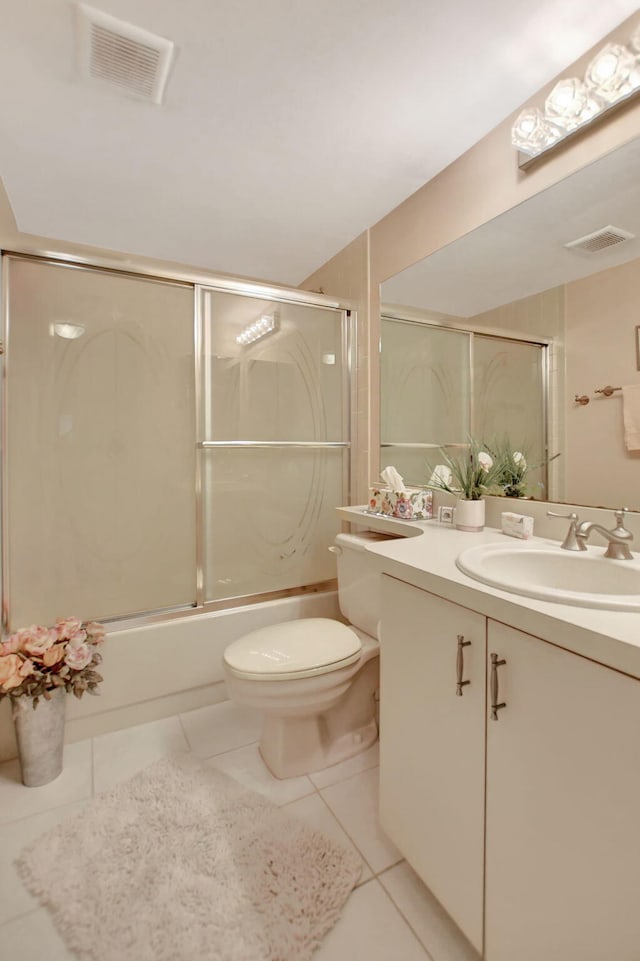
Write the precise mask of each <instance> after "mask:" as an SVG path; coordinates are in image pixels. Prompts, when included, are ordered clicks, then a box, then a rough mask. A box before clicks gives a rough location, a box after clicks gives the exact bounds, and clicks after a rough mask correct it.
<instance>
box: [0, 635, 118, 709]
mask: <svg viewBox="0 0 640 961" xmlns="http://www.w3.org/2000/svg"><path fill="white" fill-rule="evenodd" d="M104 637H105V629H104V627H103V625H102V624H98V623H97V622H96V621H89V622H88V623H83V622H82V621H80V620H79V619H78V618H77V617H65V618H61V619H59V620H57V621H56V623H55V625H54V626H53V627H41V626H40V625H37V624H33V625H32V626H31V627H25V628H22V629H21V630H19V631H16V633H15V634H12V635H11V636H10V637H8V638H7V639H6V641H3V642H2V643H0V698H3V697H7V696H11V697H31V698H33V707H34V708H36V707H37V705H38V700H39V699H40V697H44V698H45V699H46V700H50V699H51V696H52V692H53V691H54V690H55V689H56V688H64V689H65V690H66V691H70V692H71V693H73V694H75V696H76V697H82V695H83V694H84V692H85V691H88V692H89V693H90V694H97V686H98V684H99V682H100V681H101V680H102V676H101V675H100V674H98V672H97V671H96V667H97V666H98V664H100V662H101V661H102V656H101V655H100V654H99V652H98V647H99V646H100V644H102V642H103V641H104Z"/></svg>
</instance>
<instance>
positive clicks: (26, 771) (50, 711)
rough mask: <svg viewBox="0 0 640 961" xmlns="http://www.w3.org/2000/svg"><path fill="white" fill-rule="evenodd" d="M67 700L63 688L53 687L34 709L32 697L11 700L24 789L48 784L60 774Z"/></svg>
mask: <svg viewBox="0 0 640 961" xmlns="http://www.w3.org/2000/svg"><path fill="white" fill-rule="evenodd" d="M66 699H67V694H66V691H65V689H64V688H63V687H57V688H55V689H54V690H53V691H52V692H51V698H50V700H47V699H46V698H44V697H41V698H40V699H39V701H38V706H37V707H36V708H35V710H34V707H33V698H31V697H13V698H11V708H12V714H13V723H14V724H15V728H16V739H17V741H18V756H19V758H20V766H21V768H22V783H23V784H26V786H27V787H40V785H41V784H48V783H49V781H53V779H54V778H56V777H58V775H59V774H61V773H62V752H63V748H64V716H65V706H66Z"/></svg>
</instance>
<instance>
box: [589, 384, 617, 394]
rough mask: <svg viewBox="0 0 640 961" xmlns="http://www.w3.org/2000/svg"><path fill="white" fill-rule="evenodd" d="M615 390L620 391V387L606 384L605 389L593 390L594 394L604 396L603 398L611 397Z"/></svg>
mask: <svg viewBox="0 0 640 961" xmlns="http://www.w3.org/2000/svg"><path fill="white" fill-rule="evenodd" d="M615 390H622V387H611V385H610V384H607V386H606V387H600V388H599V389H598V390H594V394H604V396H605V397H611V395H612V394H613V392H614V391H615Z"/></svg>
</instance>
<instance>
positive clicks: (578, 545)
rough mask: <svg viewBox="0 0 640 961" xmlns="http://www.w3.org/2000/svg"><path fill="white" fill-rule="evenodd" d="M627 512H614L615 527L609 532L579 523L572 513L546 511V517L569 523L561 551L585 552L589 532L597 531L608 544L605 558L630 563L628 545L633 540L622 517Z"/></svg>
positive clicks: (576, 516) (621, 510)
mask: <svg viewBox="0 0 640 961" xmlns="http://www.w3.org/2000/svg"><path fill="white" fill-rule="evenodd" d="M627 510H628V508H626V507H622V508H620V510H617V511H614V517H615V519H616V526H615V527H614V528H613V530H611V531H609V530H607V528H606V527H603V526H602V524H594V523H593V522H592V521H582V522H580V518H579V517H578V515H577V514H574V513H573V512H572V513H571V514H555V513H554V512H553V511H547V515H548V516H549V517H564V518H566V519H567V520H570V521H571V523H570V524H569V530H568V531H567V534H566V537H565V539H564V540H563V542H562V544H561V545H560V547H561V548H562V549H563V550H565V551H586V549H587V540H588V539H589V535H590V533H591V531H597V532H598V533H599V534H602V536H603V537H604V538H605V539H606V540H607V541H608V542H609V543H608V546H607V549H606V551H605V552H604V556H605V557H610V558H612V559H613V560H616V561H631V560H633V556H632V554H631V551H630V550H629V544H630V543H631V541H632V540H633V534H632V533H631V531H628V530H627V529H626V527H625V526H624V515H625V513H626V512H627Z"/></svg>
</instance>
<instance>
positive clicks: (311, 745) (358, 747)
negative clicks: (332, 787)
mask: <svg viewBox="0 0 640 961" xmlns="http://www.w3.org/2000/svg"><path fill="white" fill-rule="evenodd" d="M375 655H377V644H371V645H368V650H367V652H366V654H365V655H364V657H365V658H366V660H365V663H364V664H362V666H361V667H360V668H359V670H357V672H356V675H355V676H354V677H353V678H352V680H351V683H350V684H344V685H339V686H338V687H336V688H335V689H334V691H335V696H334V697H331V698H326V699H325V701H324V706H323V707H320V706H319V705H317V706H316V709H315V710H313V704H310V705H308V706H307V709H306V710H304V711H303V710H302V709H301V706H300V705H299V704H296V706H295V708H294V709H293V710H291V704H289V705H288V707H285V706H284V705H282V707H281V709H280V710H277V709H276V710H273V709H272V710H270V711H265V715H264V720H263V727H262V736H261V738H260V753H261V755H262V759H263V761H264V762H265V764H266V765H267V767H268V768H269V770H270V771H271V773H272V774H273V775H274V776H275V777H277V778H288V777H298V776H299V775H301V774H313V773H314V772H315V771H322V770H324V768H327V767H332V765H334V764H339V763H340V761H346V760H347V758H350V757H354V756H355V755H356V754H360V752H361V751H365V750H366V749H367V748H368V747H371V745H372V744H373V743H374V742H375V740H376V738H377V737H378V725H377V724H376V699H375V695H376V692H377V690H378V685H379V659H378V657H377V656H375ZM346 670H348V671H349V673H351V670H352V669H346ZM329 693H330V692H329Z"/></svg>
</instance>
